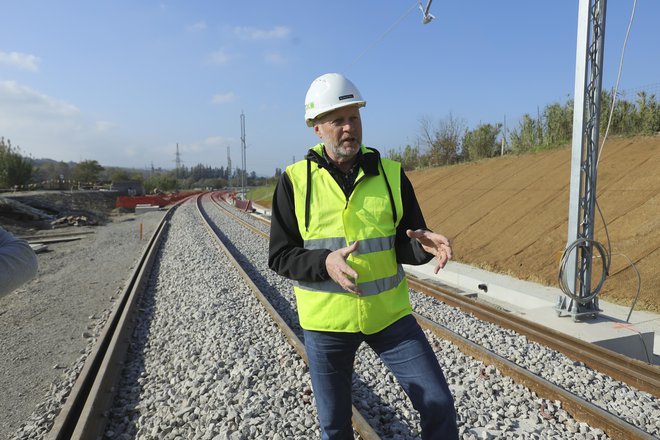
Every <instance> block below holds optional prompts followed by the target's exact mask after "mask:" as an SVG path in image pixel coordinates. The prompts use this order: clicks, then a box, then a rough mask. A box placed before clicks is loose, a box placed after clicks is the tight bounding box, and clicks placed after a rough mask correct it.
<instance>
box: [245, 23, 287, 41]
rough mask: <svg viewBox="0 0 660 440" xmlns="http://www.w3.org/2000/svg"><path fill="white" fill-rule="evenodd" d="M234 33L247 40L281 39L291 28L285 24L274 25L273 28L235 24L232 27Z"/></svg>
mask: <svg viewBox="0 0 660 440" xmlns="http://www.w3.org/2000/svg"><path fill="white" fill-rule="evenodd" d="M233 32H234V34H235V35H237V36H238V37H240V38H245V39H247V40H281V39H283V38H286V37H287V36H289V34H290V33H291V29H289V28H288V27H286V26H276V27H274V28H273V29H270V30H265V29H257V28H253V27H247V26H236V27H235V28H234V29H233Z"/></svg>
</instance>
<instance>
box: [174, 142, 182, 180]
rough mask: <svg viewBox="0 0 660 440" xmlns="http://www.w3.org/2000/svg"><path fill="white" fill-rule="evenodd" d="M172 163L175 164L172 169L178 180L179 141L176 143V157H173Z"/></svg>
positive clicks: (179, 165) (179, 162)
mask: <svg viewBox="0 0 660 440" xmlns="http://www.w3.org/2000/svg"><path fill="white" fill-rule="evenodd" d="M174 163H175V166H176V170H175V171H174V175H175V176H176V179H177V180H179V169H180V168H181V153H179V143H178V142H177V143H176V159H174Z"/></svg>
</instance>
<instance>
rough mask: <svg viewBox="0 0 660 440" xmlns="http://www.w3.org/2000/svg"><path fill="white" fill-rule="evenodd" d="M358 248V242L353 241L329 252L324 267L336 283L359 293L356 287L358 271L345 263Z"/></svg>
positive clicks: (349, 290)
mask: <svg viewBox="0 0 660 440" xmlns="http://www.w3.org/2000/svg"><path fill="white" fill-rule="evenodd" d="M357 248H358V242H357V241H356V242H354V243H353V244H352V245H350V246H346V247H343V248H341V249H337V250H336V251H334V252H330V254H328V257H327V258H326V259H325V268H326V269H327V271H328V275H330V278H332V279H333V280H335V282H336V283H337V284H339V285H340V286H341V288H342V289H344V290H345V291H347V292H351V293H356V294H358V295H359V294H361V293H362V292H361V291H360V289H359V288H358V286H357V284H356V282H357V277H358V273H357V272H356V271H355V270H354V269H353V268H352V267H351V266H349V265H348V263H346V259H347V258H348V256H349V255H350V254H351V253H352V252H355V251H356V250H357Z"/></svg>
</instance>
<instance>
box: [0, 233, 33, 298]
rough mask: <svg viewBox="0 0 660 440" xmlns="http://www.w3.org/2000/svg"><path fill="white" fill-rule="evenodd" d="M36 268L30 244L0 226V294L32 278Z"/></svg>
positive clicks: (10, 290)
mask: <svg viewBox="0 0 660 440" xmlns="http://www.w3.org/2000/svg"><path fill="white" fill-rule="evenodd" d="M37 268H38V262H37V256H36V254H35V253H34V251H33V250H32V248H31V247H30V245H29V244H28V243H27V242H26V241H24V240H19V239H18V238H16V237H14V236H13V235H12V234H10V233H9V232H7V231H5V230H4V229H2V228H0V296H3V295H6V294H8V293H10V292H12V291H14V290H15V289H17V288H18V287H19V286H21V285H23V284H24V283H26V282H27V281H29V280H30V279H32V278H34V276H35V275H36V274H37Z"/></svg>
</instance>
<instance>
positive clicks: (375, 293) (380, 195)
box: [286, 144, 412, 334]
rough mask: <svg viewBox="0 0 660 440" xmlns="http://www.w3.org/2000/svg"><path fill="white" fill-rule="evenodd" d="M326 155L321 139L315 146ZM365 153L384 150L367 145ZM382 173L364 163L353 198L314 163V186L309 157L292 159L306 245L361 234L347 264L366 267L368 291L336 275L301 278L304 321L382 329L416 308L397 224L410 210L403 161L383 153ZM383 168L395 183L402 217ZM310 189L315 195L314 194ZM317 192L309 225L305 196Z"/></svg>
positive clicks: (323, 326)
mask: <svg viewBox="0 0 660 440" xmlns="http://www.w3.org/2000/svg"><path fill="white" fill-rule="evenodd" d="M313 149H314V150H315V151H316V152H317V153H319V155H321V154H322V149H323V146H322V145H321V144H319V145H317V146H315V147H314V148H313ZM362 153H363V154H365V155H366V154H376V153H374V152H372V151H371V150H369V149H368V148H366V147H364V146H362ZM382 167H383V168H384V170H383V168H381V167H380V166H379V175H375V176H366V175H365V174H364V172H363V171H362V170H360V171H359V173H358V176H357V179H356V182H357V184H356V187H355V188H354V190H353V193H352V194H351V196H350V197H349V199H348V200H346V197H345V195H344V193H343V191H342V190H341V188H340V187H339V185H338V184H337V182H336V181H335V180H334V178H333V177H332V176H331V175H330V173H329V172H328V171H327V170H326V169H324V168H321V167H319V166H318V165H317V164H314V163H313V164H312V166H311V168H310V179H309V180H310V183H311V184H310V185H309V187H308V175H307V161H306V160H303V161H300V162H297V163H295V164H293V165H290V166H289V167H287V169H286V173H287V175H288V176H289V178H290V180H291V184H292V187H293V192H294V205H295V213H296V218H297V219H298V229H299V231H300V234H301V236H302V238H303V240H304V246H305V248H306V249H329V250H331V251H334V250H337V249H341V248H343V247H346V246H348V245H349V244H350V243H353V242H355V241H359V246H358V249H357V250H356V251H355V252H353V253H352V254H351V255H349V257H348V258H347V260H346V261H347V263H348V264H349V265H350V266H351V267H352V268H353V269H354V270H355V271H356V272H357V273H358V279H357V284H358V287H359V288H360V290H361V291H362V295H356V294H353V293H349V292H347V291H345V290H343V289H342V288H341V287H340V286H339V285H338V284H336V283H335V282H334V281H333V280H331V279H330V280H327V281H323V282H299V283H297V285H296V286H295V287H294V289H295V292H296V301H297V304H298V315H299V318H300V325H301V326H302V327H303V328H305V329H307V330H322V331H345V332H363V333H367V334H371V333H375V332H377V331H380V330H382V329H383V328H385V327H387V326H388V325H390V324H391V323H393V322H395V321H396V320H398V319H400V318H401V317H403V316H405V315H407V314H410V313H411V311H412V309H411V307H410V301H409V298H408V283H407V281H406V278H405V273H404V271H403V268H402V267H401V265H399V264H397V262H396V252H395V248H394V242H395V234H396V225H397V224H398V222H399V221H400V220H401V215H402V212H403V208H402V201H401V179H400V175H401V168H400V165H399V164H398V163H397V162H394V161H391V160H388V159H382ZM383 172H385V173H386V174H387V179H388V181H389V183H390V186H391V189H392V197H393V198H394V203H395V208H396V214H397V219H396V223H393V220H392V218H393V214H394V213H393V210H392V205H391V201H390V196H389V192H388V190H387V185H386V183H385V177H384V176H383ZM308 191H309V194H308ZM308 197H309V211H308V214H309V225H308V227H307V228H306V227H305V221H304V220H305V212H306V211H305V203H306V200H307V198H308Z"/></svg>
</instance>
